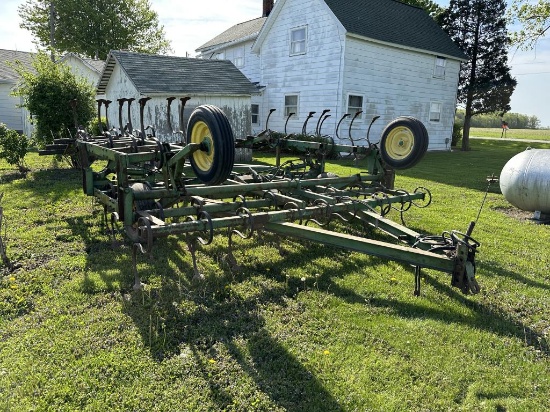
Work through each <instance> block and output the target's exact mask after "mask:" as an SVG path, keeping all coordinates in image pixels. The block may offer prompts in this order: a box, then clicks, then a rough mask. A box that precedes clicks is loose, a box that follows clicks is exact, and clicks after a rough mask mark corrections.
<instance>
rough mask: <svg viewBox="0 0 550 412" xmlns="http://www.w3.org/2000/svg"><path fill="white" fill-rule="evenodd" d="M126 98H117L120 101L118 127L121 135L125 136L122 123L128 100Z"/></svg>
mask: <svg viewBox="0 0 550 412" xmlns="http://www.w3.org/2000/svg"><path fill="white" fill-rule="evenodd" d="M126 100H127V99H126V98H122V99H117V102H118V128H119V130H120V135H121V136H124V124H123V123H122V108H123V106H124V102H125V101H126Z"/></svg>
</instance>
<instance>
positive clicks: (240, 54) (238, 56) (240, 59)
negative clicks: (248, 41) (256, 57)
mask: <svg viewBox="0 0 550 412" xmlns="http://www.w3.org/2000/svg"><path fill="white" fill-rule="evenodd" d="M233 64H234V65H235V67H238V68H241V67H243V66H244V48H243V47H239V48H238V49H235V55H234V56H233Z"/></svg>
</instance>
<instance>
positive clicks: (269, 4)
mask: <svg viewBox="0 0 550 412" xmlns="http://www.w3.org/2000/svg"><path fill="white" fill-rule="evenodd" d="M273 3H274V0H264V13H263V15H262V17H267V16H269V13H271V10H273Z"/></svg>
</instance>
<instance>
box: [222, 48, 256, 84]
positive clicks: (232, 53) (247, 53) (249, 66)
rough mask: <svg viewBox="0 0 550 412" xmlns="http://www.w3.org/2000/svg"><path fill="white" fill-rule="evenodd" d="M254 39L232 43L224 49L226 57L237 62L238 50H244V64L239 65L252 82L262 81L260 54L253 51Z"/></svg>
mask: <svg viewBox="0 0 550 412" xmlns="http://www.w3.org/2000/svg"><path fill="white" fill-rule="evenodd" d="M253 43H254V42H253V41H247V42H243V43H239V44H236V45H232V46H231V47H227V48H225V49H223V52H224V54H225V58H226V59H227V60H231V61H232V62H233V64H235V58H236V55H237V53H236V50H237V49H241V50H243V51H244V66H243V67H237V68H238V69H239V70H240V71H241V72H242V73H243V74H244V75H245V76H246V77H247V78H248V79H249V80H250V81H251V82H259V81H260V56H258V55H257V54H253V53H252V52H251V48H252V44H253Z"/></svg>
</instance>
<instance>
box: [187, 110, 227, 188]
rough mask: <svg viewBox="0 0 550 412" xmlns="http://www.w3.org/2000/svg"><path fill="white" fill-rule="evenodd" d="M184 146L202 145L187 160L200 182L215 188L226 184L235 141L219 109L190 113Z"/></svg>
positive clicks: (225, 118)
mask: <svg viewBox="0 0 550 412" xmlns="http://www.w3.org/2000/svg"><path fill="white" fill-rule="evenodd" d="M187 142H189V143H199V144H201V149H200V150H197V151H196V152H193V154H192V155H191V157H190V159H189V160H190V163H191V167H192V169H193V172H194V173H195V175H196V176H197V178H199V180H200V181H202V182H203V183H206V184H208V185H217V184H220V183H223V182H224V181H225V180H227V178H228V177H229V175H230V174H231V171H232V170H233V165H234V163H235V139H234V137H233V131H232V130H231V125H230V124H229V120H227V117H226V116H225V114H224V113H223V112H222V111H221V110H220V109H219V108H218V107H216V106H212V105H203V106H199V107H197V108H196V109H195V110H194V111H193V113H191V117H190V118H189V123H188V126H187Z"/></svg>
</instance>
